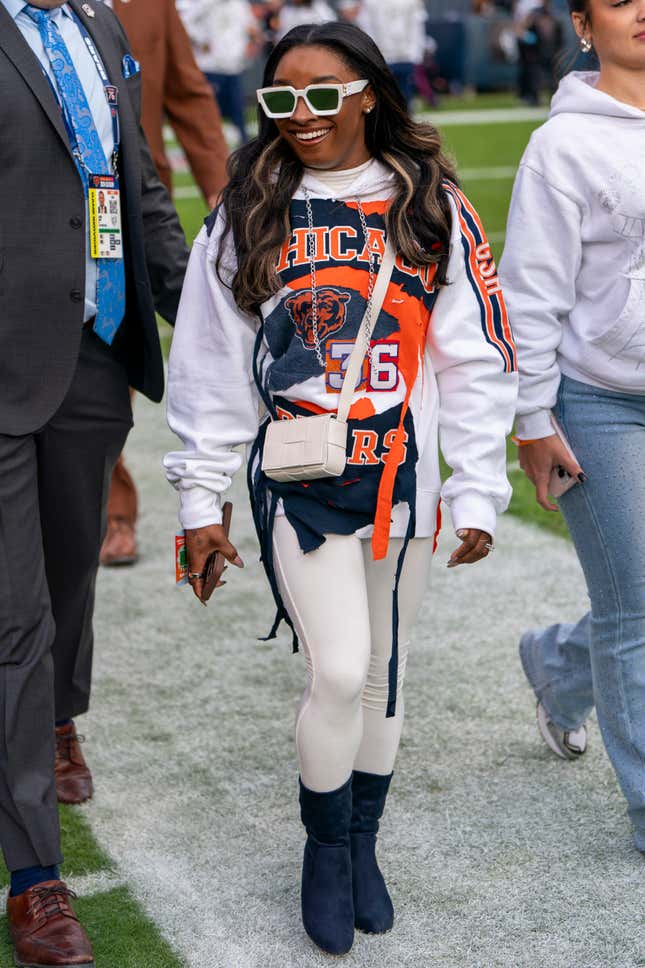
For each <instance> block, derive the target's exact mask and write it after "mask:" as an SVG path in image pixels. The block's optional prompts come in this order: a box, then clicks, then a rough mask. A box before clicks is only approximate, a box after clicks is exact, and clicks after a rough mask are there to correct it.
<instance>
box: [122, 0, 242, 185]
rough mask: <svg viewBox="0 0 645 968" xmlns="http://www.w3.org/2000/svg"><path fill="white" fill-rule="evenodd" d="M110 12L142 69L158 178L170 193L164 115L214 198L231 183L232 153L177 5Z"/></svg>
mask: <svg viewBox="0 0 645 968" xmlns="http://www.w3.org/2000/svg"><path fill="white" fill-rule="evenodd" d="M112 8H113V10H114V12H115V13H116V15H117V16H118V18H119V20H120V21H121V23H122V24H123V26H124V28H125V31H126V33H127V35H128V38H129V40H130V44H131V46H132V51H133V53H134V56H135V57H136V58H137V60H138V61H139V62H140V64H141V82H142V113H141V120H142V124H143V129H144V131H145V134H146V137H147V139H148V142H149V144H150V150H151V152H152V158H153V160H154V163H155V165H156V166H157V171H158V172H159V177H160V178H161V180H162V181H163V182H164V184H165V185H166V187H167V188H168V190H169V191H170V190H171V189H172V172H171V168H170V162H169V161H168V158H167V156H166V152H165V150H164V144H163V135H162V126H163V121H164V116H166V117H167V118H168V120H169V122H170V124H171V125H172V127H173V129H174V131H175V134H176V135H177V138H178V140H179V142H180V144H181V146H182V148H183V149H184V152H185V154H186V157H187V159H188V164H189V165H190V169H191V171H192V173H193V175H194V177H195V181H196V182H197V184H198V185H199V187H200V189H201V191H202V193H203V195H204V197H205V198H206V199H213V198H214V196H216V195H217V194H218V193H219V192H220V191H221V190H222V188H223V187H224V185H225V184H226V181H227V176H226V159H227V156H228V149H227V146H226V142H225V140H224V134H223V131H222V119H221V116H220V113H219V108H218V107H217V104H216V102H215V99H214V97H213V93H212V91H211V88H210V86H209V84H208V82H207V81H206V79H205V77H204V75H203V74H202V72H201V71H200V70H199V68H198V67H197V64H196V63H195V58H194V57H193V51H192V47H191V44H190V40H189V38H188V34H187V33H186V31H185V29H184V26H183V24H182V22H181V20H180V18H179V14H178V13H177V11H176V9H175V0H112Z"/></svg>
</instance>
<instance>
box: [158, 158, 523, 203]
mask: <svg viewBox="0 0 645 968" xmlns="http://www.w3.org/2000/svg"><path fill="white" fill-rule="evenodd" d="M516 174H517V167H514V166H510V165H506V166H504V167H500V168H462V169H461V170H460V171H459V177H460V178H462V179H463V180H464V181H512V180H513V179H514V178H515V175H516ZM173 194H174V197H175V198H179V199H187V198H200V197H201V192H200V191H199V189H198V188H197V186H196V185H179V187H178V188H175V190H174V192H173Z"/></svg>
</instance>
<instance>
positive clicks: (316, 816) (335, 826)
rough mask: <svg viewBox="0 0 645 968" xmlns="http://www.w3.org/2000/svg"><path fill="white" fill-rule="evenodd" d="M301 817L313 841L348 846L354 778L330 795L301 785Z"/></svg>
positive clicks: (301, 783)
mask: <svg viewBox="0 0 645 968" xmlns="http://www.w3.org/2000/svg"><path fill="white" fill-rule="evenodd" d="M300 817H301V819H302V822H303V824H304V826H305V829H306V831H307V833H308V834H309V836H310V837H313V838H314V840H316V841H317V842H318V843H319V844H327V845H335V844H348V843H349V826H350V822H351V818H352V777H351V776H350V778H349V779H348V780H347V782H346V783H344V784H343V786H342V787H339V788H338V789H337V790H332V791H330V792H329V793H317V792H316V791H315V790H309V789H308V788H307V787H306V786H305V785H304V784H303V782H302V780H301V781H300Z"/></svg>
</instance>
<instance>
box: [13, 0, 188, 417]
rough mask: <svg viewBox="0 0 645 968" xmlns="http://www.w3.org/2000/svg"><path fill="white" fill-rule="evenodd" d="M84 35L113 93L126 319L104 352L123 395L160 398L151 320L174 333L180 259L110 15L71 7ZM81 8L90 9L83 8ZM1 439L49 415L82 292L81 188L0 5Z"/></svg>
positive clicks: (124, 49) (50, 103)
mask: <svg viewBox="0 0 645 968" xmlns="http://www.w3.org/2000/svg"><path fill="white" fill-rule="evenodd" d="M70 3H71V6H72V7H73V8H74V10H75V11H76V13H77V14H78V15H79V17H80V18H81V20H82V21H83V23H84V24H85V26H86V28H87V30H88V32H89V33H90V35H91V36H92V38H93V39H94V42H95V44H96V46H97V48H98V50H99V52H100V54H101V57H102V58H103V61H104V63H105V67H106V69H107V72H108V74H109V76H110V80H111V82H112V83H113V84H115V85H116V86H117V87H118V88H119V119H120V123H121V155H120V160H119V178H120V185H121V190H122V196H123V232H124V243H125V268H126V314H125V319H124V321H123V323H122V325H121V327H120V329H119V332H118V333H117V336H116V338H115V341H114V344H113V351H114V353H115V355H116V356H117V358H119V359H121V360H122V361H123V362H124V364H125V366H126V368H127V370H128V376H129V380H130V384H131V385H132V386H133V387H135V389H137V390H141V391H142V392H143V393H144V394H146V395H147V396H148V397H150V398H151V399H153V400H160V399H161V397H162V395H163V364H162V358H161V350H160V347H159V338H158V335H157V325H156V320H155V308H156V309H157V310H158V312H159V313H161V315H162V316H164V318H165V319H167V320H168V321H169V322H171V323H172V322H174V319H175V315H176V312H177V305H178V302H179V295H180V291H181V285H182V281H183V276H184V272H185V269H186V263H187V258H188V250H187V248H186V241H185V239H184V235H183V232H182V230H181V227H180V225H179V221H178V219H177V215H176V212H175V209H174V207H173V204H172V201H171V200H170V197H169V195H168V193H167V191H166V189H165V188H164V187H163V185H162V184H161V182H160V181H159V179H158V177H157V174H156V172H155V169H154V165H153V163H152V160H151V158H150V152H149V150H148V146H147V144H146V141H145V138H144V136H143V133H142V131H141V127H140V124H139V115H140V108H141V103H140V102H141V80H140V75H138V74H137V75H134V76H133V77H131V78H129V79H128V80H125V79H124V78H123V72H122V59H123V56H124V55H125V54H127V53H130V49H129V45H128V41H127V38H126V36H125V33H124V32H123V29H122V27H121V26H120V24H119V22H118V20H117V19H116V17H115V16H114V14H113V13H112V11H111V10H110V9H109V8H108V7H106V6H105V5H104V4H103V3H101V2H95V3H94V2H93V3H92V9H93V10H94V12H95V16H94V17H90V16H88V15H87V13H86V12H85V11H84V10H83V7H82V6H81V3H80V2H79V0H70ZM85 6H86V7H87V4H85ZM0 91H2V97H0V132H1V135H0V433H4V434H11V435H17V434H26V433H32V432H33V431H35V430H37V429H38V428H39V427H41V426H42V425H43V424H44V423H46V421H47V420H48V419H49V418H50V417H51V416H52V415H53V413H55V411H56V409H57V408H58V406H59V405H60V403H61V402H62V400H63V397H64V396H65V393H66V391H67V389H68V387H69V385H70V382H71V379H72V375H73V373H74V367H75V364H76V360H77V357H78V351H79V345H80V336H81V328H82V324H83V306H84V291H85V208H84V196H83V188H82V185H81V181H80V178H79V176H78V171H77V169H76V165H75V163H74V159H73V157H72V154H71V150H70V146H69V141H68V138H67V133H66V131H65V126H64V124H63V121H62V118H61V112H60V109H59V107H58V104H57V102H56V98H55V97H54V94H53V92H52V90H51V88H50V86H49V84H48V82H47V80H46V78H45V77H44V75H43V72H42V69H41V67H40V64H39V62H38V60H37V58H36V57H35V55H34V54H33V52H32V51H31V49H30V48H29V45H28V44H27V43H26V42H25V40H24V38H23V36H22V34H21V33H20V31H19V30H18V28H17V27H16V25H15V23H14V22H13V20H12V18H11V17H10V16H9V14H8V13H7V11H6V9H5V7H4V5H3V4H0Z"/></svg>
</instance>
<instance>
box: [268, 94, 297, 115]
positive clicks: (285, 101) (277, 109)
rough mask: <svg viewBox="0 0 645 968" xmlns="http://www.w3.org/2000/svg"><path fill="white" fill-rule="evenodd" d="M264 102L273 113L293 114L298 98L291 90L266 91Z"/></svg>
mask: <svg viewBox="0 0 645 968" xmlns="http://www.w3.org/2000/svg"><path fill="white" fill-rule="evenodd" d="M263 97H264V103H265V104H266V106H267V108H268V109H269V111H270V112H271V114H292V113H293V109H294V108H295V106H296V99H295V98H294V96H293V94H292V93H291V91H280V90H276V91H265V92H264V95H263Z"/></svg>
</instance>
